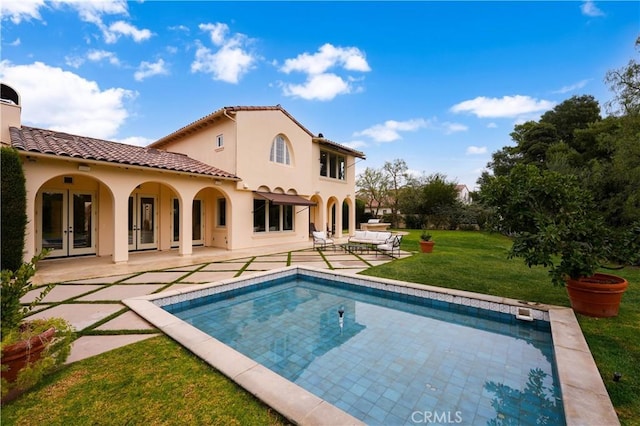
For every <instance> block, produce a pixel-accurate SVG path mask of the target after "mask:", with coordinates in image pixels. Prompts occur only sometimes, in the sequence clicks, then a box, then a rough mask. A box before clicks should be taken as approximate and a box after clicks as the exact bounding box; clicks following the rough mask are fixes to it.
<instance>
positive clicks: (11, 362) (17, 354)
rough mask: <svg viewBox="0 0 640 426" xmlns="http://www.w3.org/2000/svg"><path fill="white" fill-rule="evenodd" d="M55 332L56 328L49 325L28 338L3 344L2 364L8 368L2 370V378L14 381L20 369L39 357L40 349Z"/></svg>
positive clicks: (43, 348)
mask: <svg viewBox="0 0 640 426" xmlns="http://www.w3.org/2000/svg"><path fill="white" fill-rule="evenodd" d="M55 332H56V329H55V328H53V327H51V328H50V329H48V330H46V331H44V332H42V333H40V334H38V335H36V336H33V337H31V338H30V339H27V340H21V341H19V342H16V343H14V344H12V345H8V346H5V347H4V348H3V349H2V365H3V366H5V365H6V366H8V367H9V368H8V369H7V370H4V369H3V370H2V378H3V379H5V380H7V381H8V382H9V383H12V382H15V380H16V378H17V377H18V373H19V372H20V370H22V369H23V368H24V367H26V366H27V365H28V364H31V363H34V362H36V361H38V360H39V359H40V355H41V354H42V351H44V350H45V349H46V347H47V345H48V344H49V342H51V340H53V336H54V335H55Z"/></svg>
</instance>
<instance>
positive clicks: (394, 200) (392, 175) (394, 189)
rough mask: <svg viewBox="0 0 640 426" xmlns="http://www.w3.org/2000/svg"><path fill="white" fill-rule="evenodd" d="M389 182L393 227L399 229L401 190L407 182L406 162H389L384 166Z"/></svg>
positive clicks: (398, 160) (396, 160) (397, 160)
mask: <svg viewBox="0 0 640 426" xmlns="http://www.w3.org/2000/svg"><path fill="white" fill-rule="evenodd" d="M383 169H384V171H385V172H386V173H387V177H388V181H389V190H388V196H387V200H388V201H389V207H391V226H392V227H393V228H398V210H399V204H400V189H401V188H402V187H403V186H404V184H405V183H406V182H407V170H409V168H408V167H407V163H406V162H405V161H404V160H400V159H395V160H393V162H390V161H387V162H385V163H384V166H383Z"/></svg>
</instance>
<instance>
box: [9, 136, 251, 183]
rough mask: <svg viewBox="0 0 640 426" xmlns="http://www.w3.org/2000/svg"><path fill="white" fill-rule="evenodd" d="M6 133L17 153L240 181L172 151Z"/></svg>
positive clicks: (97, 141) (65, 137)
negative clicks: (19, 151) (9, 134)
mask: <svg viewBox="0 0 640 426" xmlns="http://www.w3.org/2000/svg"><path fill="white" fill-rule="evenodd" d="M9 131H10V133H11V145H12V146H13V147H14V148H16V149H18V150H21V151H27V152H33V153H38V154H46V155H55V156H59V157H70V158H77V159H83V160H94V161H104V162H107V163H116V164H128V165H132V166H141V167H149V168H152V169H163V170H172V171H176V172H185V173H193V174H198V175H205V176H213V177H217V178H221V179H232V180H240V179H239V178H238V177H237V176H235V175H233V174H231V173H228V172H225V171H224V170H220V169H218V168H216V167H212V166H210V165H208V164H205V163H203V162H201V161H198V160H195V159H193V158H191V157H188V156H186V155H184V154H178V153H175V152H168V151H162V150H159V149H155V148H149V147H146V148H144V147H140V146H135V145H127V144H123V143H118V142H110V141H106V140H102V139H94V138H89V137H85V136H77V135H70V134H68V133H63V132H56V131H53V130H45V129H38V128H35V127H28V126H22V128H17V127H11V128H10V129H9Z"/></svg>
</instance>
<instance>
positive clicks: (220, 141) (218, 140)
mask: <svg viewBox="0 0 640 426" xmlns="http://www.w3.org/2000/svg"><path fill="white" fill-rule="evenodd" d="M223 146H224V138H223V137H222V135H218V136H216V148H222V147H223Z"/></svg>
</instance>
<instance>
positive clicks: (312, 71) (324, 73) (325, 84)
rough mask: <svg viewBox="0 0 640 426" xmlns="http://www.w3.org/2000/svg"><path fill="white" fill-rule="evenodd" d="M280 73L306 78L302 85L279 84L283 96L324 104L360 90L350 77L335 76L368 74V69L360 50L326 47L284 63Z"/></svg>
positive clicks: (329, 45) (369, 69)
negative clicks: (319, 101)
mask: <svg viewBox="0 0 640 426" xmlns="http://www.w3.org/2000/svg"><path fill="white" fill-rule="evenodd" d="M329 70H332V72H329ZM280 71H281V72H283V73H285V74H290V73H292V72H294V71H295V72H301V73H303V74H306V75H307V77H306V80H305V82H304V83H302V84H295V83H283V84H282V90H283V94H284V95H285V96H295V97H300V98H302V99H308V100H321V101H327V100H331V99H333V98H335V97H336V96H338V95H344V94H348V93H356V92H359V91H361V90H362V88H361V87H357V86H355V85H354V83H355V82H356V81H358V80H357V79H355V78H353V77H352V76H350V75H342V76H341V75H338V72H345V71H346V72H354V71H357V72H369V71H371V68H370V67H369V64H368V63H367V60H366V58H365V55H364V53H362V52H361V51H360V49H358V48H356V47H345V48H343V47H335V46H333V45H331V44H329V43H326V44H324V45H322V46H321V47H320V49H318V52H316V53H314V54H309V53H306V52H305V53H302V54H300V55H298V56H297V57H295V58H292V59H287V60H285V62H284V65H283V66H281V67H280Z"/></svg>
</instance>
